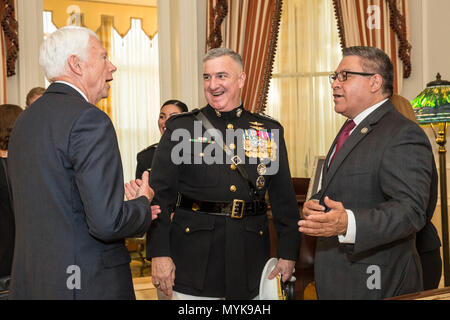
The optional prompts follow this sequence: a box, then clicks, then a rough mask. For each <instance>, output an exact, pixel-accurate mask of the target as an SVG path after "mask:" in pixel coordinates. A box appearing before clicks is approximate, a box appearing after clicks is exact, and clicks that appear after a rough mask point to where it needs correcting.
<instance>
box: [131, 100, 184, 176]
mask: <svg viewBox="0 0 450 320" xmlns="http://www.w3.org/2000/svg"><path fill="white" fill-rule="evenodd" d="M187 111H188V108H187V106H186V104H184V103H183V102H181V101H179V100H168V101H166V102H164V104H163V105H162V107H161V111H160V113H159V118H158V127H159V131H160V132H161V135H162V134H163V133H164V131H166V121H167V119H169V118H170V117H171V116H173V115H174V114H179V113H182V112H187ZM157 146H158V144H157V143H155V144H152V145H151V146H150V147H147V148H146V149H144V150H142V151H141V152H139V153H138V154H137V167H136V179H141V177H142V173H144V171H145V170H148V169H151V167H152V161H153V155H154V154H155V150H156V147H157Z"/></svg>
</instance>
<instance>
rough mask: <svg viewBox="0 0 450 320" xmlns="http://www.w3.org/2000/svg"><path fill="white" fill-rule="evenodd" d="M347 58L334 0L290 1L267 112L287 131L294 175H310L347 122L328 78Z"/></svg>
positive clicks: (285, 10)
mask: <svg viewBox="0 0 450 320" xmlns="http://www.w3.org/2000/svg"><path fill="white" fill-rule="evenodd" d="M341 58H342V53H341V48H340V42H339V34H338V30H337V25H336V19H335V16H334V12H333V3H332V0H285V1H283V12H282V17H281V25H280V34H279V39H278V47H277V54H276V57H275V64H274V72H273V79H272V82H271V86H270V92H269V103H268V106H267V108H266V112H267V113H268V114H269V115H271V116H272V117H274V118H275V119H278V120H279V121H280V122H281V124H282V125H283V126H284V129H285V140H286V145H287V150H288V156H289V164H290V169H291V175H292V176H293V177H310V175H311V171H312V167H313V165H314V160H315V157H316V156H321V155H326V153H327V151H328V148H329V147H330V145H331V143H332V142H333V139H334V137H335V136H336V133H337V131H338V130H339V128H340V127H341V125H342V123H343V122H344V118H343V117H342V116H340V115H338V114H336V113H335V112H334V103H333V97H332V90H331V85H330V83H329V82H328V75H329V74H330V73H332V72H333V71H334V70H335V69H336V68H337V66H338V64H339V62H340V60H341Z"/></svg>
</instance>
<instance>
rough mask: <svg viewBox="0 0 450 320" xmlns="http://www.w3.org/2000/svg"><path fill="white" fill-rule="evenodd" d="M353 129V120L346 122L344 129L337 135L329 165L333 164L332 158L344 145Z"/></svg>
mask: <svg viewBox="0 0 450 320" xmlns="http://www.w3.org/2000/svg"><path fill="white" fill-rule="evenodd" d="M354 127H355V122H353V120H348V121H347V122H346V123H345V125H344V128H343V129H342V131H341V133H340V134H339V136H338V138H337V141H336V150H335V151H334V154H333V157H332V158H331V161H330V165H331V163H332V162H333V159H334V157H335V156H336V154H337V153H338V151H339V149H341V147H342V146H343V145H344V142H345V141H346V140H347V138H348V137H349V136H350V132H351V131H352V130H353V128H354Z"/></svg>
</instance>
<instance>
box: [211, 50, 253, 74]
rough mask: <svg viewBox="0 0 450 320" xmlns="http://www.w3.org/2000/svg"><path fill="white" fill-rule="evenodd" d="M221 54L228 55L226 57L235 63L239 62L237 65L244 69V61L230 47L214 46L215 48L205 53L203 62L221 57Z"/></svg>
mask: <svg viewBox="0 0 450 320" xmlns="http://www.w3.org/2000/svg"><path fill="white" fill-rule="evenodd" d="M223 56H228V57H230V58H232V59H233V60H234V61H235V62H236V63H237V64H239V66H240V67H241V68H242V70H244V61H243V60H242V57H241V55H240V54H239V53H237V52H235V51H233V50H231V49H228V48H215V49H211V50H209V51H208V52H207V53H206V55H205V57H204V58H203V63H205V62H206V61H208V60H211V59H215V58H219V57H223Z"/></svg>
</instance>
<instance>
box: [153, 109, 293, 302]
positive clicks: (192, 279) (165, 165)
mask: <svg viewBox="0 0 450 320" xmlns="http://www.w3.org/2000/svg"><path fill="white" fill-rule="evenodd" d="M239 109H240V110H241V111H242V113H241V114H239V113H238V112H237V110H236V109H235V110H232V111H230V112H222V113H221V115H220V117H218V116H217V115H216V113H215V112H214V109H213V108H212V107H210V106H207V107H205V108H203V109H202V112H204V114H205V116H206V117H207V118H208V119H209V120H210V121H211V123H212V125H213V126H215V127H216V128H217V129H218V130H219V131H220V132H221V133H222V135H223V140H224V141H225V143H226V142H227V141H226V134H225V131H226V129H227V128H228V127H233V128H234V130H237V129H240V130H242V131H237V137H236V140H237V142H235V141H234V140H233V141H234V143H235V145H236V148H232V149H233V150H234V151H233V153H235V154H236V153H237V154H239V155H240V157H241V159H242V160H243V161H244V166H245V169H246V171H247V173H248V175H249V179H250V181H252V182H253V184H256V181H257V179H258V177H259V176H263V177H264V184H263V185H261V189H260V190H259V196H260V197H261V198H262V199H263V200H264V195H265V193H266V191H268V194H269V199H270V204H271V209H272V213H273V217H274V224H275V227H276V229H277V231H278V239H279V240H278V244H279V247H278V256H279V257H280V258H283V259H287V260H294V261H296V260H297V256H298V252H299V245H300V233H299V232H298V226H297V221H298V219H299V211H298V206H297V201H296V198H295V192H294V188H293V185H292V179H291V175H290V172H289V165H288V159H287V153H286V147H285V143H284V138H283V128H282V126H281V125H280V124H279V123H278V122H277V121H275V120H272V119H269V118H267V117H264V116H261V115H258V114H252V113H250V112H248V111H245V110H243V107H242V106H241V107H239ZM198 112H199V111H198V110H196V111H193V112H186V113H182V114H179V115H175V116H172V117H171V118H170V119H169V120H168V121H167V122H166V126H167V130H166V132H165V133H164V134H163V136H162V138H161V140H160V142H159V144H158V149H157V150H156V154H155V159H154V161H153V168H152V171H151V178H150V183H151V185H152V187H153V188H154V190H155V193H156V195H155V202H157V203H158V204H159V205H160V206H161V210H162V212H161V214H160V215H159V217H158V219H157V220H155V221H157V222H156V223H154V224H153V225H152V227H151V232H150V235H149V236H148V238H147V239H148V242H149V243H148V250H149V251H148V254H150V258H152V257H160V256H169V257H172V259H173V261H174V263H175V266H176V274H175V287H174V290H176V291H179V292H182V293H186V294H191V295H196V296H209V297H226V298H227V299H251V298H254V297H255V296H256V295H257V294H258V290H259V280H260V278H261V273H262V271H263V268H264V265H265V263H266V262H267V260H268V258H269V255H270V239H269V229H268V219H267V215H266V213H265V211H264V212H263V214H262V215H256V216H248V217H244V218H243V219H232V218H231V217H223V216H214V215H209V214H207V213H201V212H194V211H192V210H190V208H189V209H185V208H181V207H178V208H175V204H176V202H177V192H179V193H181V194H183V195H185V196H187V197H189V198H190V199H195V200H201V201H214V202H227V203H231V202H232V201H233V199H240V200H244V201H246V202H250V201H252V200H253V198H251V197H250V190H249V185H248V182H247V181H246V180H244V179H243V178H242V176H241V175H240V174H239V173H238V171H237V170H236V168H234V169H233V167H232V166H231V165H230V164H226V162H225V159H224V156H223V154H224V151H223V150H222V149H220V147H219V148H218V149H216V148H214V147H215V146H216V145H217V144H211V143H208V142H207V141H206V140H202V139H201V138H202V137H205V138H206V137H207V134H205V133H204V132H205V129H204V128H202V125H201V124H200V123H198V126H196V124H195V119H196V118H195V115H196V114H197V113H198ZM252 127H253V129H252ZM254 128H260V129H259V130H267V131H268V132H272V133H274V132H276V131H278V133H279V141H276V143H277V148H276V152H277V157H276V160H274V161H272V162H270V163H268V164H267V167H268V170H267V172H266V173H264V172H261V170H260V172H259V173H258V170H257V167H258V163H259V162H260V160H259V159H258V158H256V154H253V155H252V154H250V153H249V154H248V156H250V157H252V158H248V157H247V156H246V155H245V153H244V152H243V144H242V140H239V138H242V136H243V133H244V131H243V130H244V129H245V130H247V132H248V133H250V132H253V133H255V134H256V129H254ZM263 128H264V129H263ZM176 129H178V130H179V131H176V133H174V132H175V130H176ZM250 129H251V130H250ZM173 133H174V134H173ZM178 133H181V134H183V135H182V137H180V136H179V135H178ZM177 136H178V137H179V138H180V140H179V141H178V139H175V137H177ZM172 139H175V141H173V140H172ZM240 142H241V143H240ZM247 142H249V141H247ZM182 144H184V146H185V147H186V148H183V149H180V146H182ZM230 144H231V143H230V141H228V143H227V145H230ZM273 151H274V152H275V150H273ZM176 155H182V157H183V159H184V160H185V162H184V163H181V164H177V163H176V161H177V160H176V159H175V158H176ZM208 155H217V158H220V159H222V163H219V161H215V162H214V163H211V164H207V163H206V161H210V159H209V160H208V157H207V156H208ZM217 158H216V160H217ZM250 159H251V161H250ZM189 162H190V164H189ZM277 166H278V170H277V171H275V170H274V171H273V172H272V171H271V169H274V167H277ZM269 172H270V174H269ZM260 181H261V180H260ZM231 186H234V187H235V188H234V189H233V190H234V192H233V191H231V189H230V187H231ZM174 209H175V214H174V217H173V221H172V222H171V221H170V218H169V215H170V213H172V212H173V211H174Z"/></svg>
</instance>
